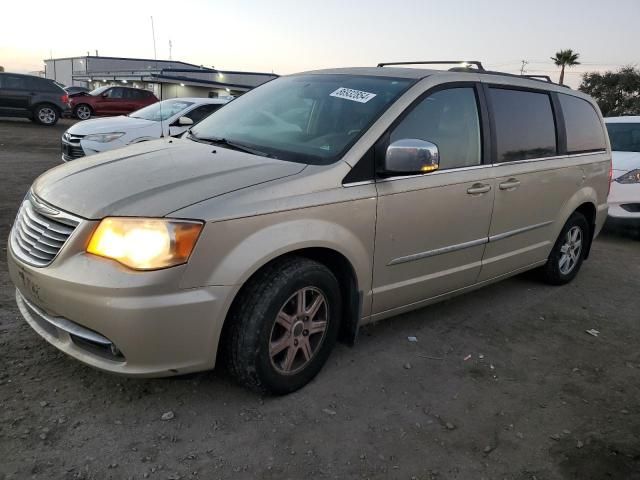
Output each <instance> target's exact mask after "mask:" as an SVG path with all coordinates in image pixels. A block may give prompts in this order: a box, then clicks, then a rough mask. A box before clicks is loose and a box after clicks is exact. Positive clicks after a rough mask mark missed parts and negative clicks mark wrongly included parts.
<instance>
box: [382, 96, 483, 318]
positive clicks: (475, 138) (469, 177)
mask: <svg viewBox="0 0 640 480" xmlns="http://www.w3.org/2000/svg"><path fill="white" fill-rule="evenodd" d="M479 95H480V92H479V91H478V90H477V87H476V86H475V85H468V86H462V87H452V88H446V89H440V90H438V91H436V92H434V93H431V94H428V95H427V96H426V97H425V98H423V99H421V100H419V101H418V102H417V103H416V104H414V106H412V107H410V108H411V110H410V111H409V113H408V114H406V116H404V118H403V119H401V120H400V121H399V122H398V123H397V125H396V126H395V127H394V128H393V129H392V131H391V132H390V136H389V142H390V143H393V142H394V141H397V140H401V139H408V138H411V139H421V140H426V141H429V142H432V143H434V144H436V145H437V146H438V149H439V153H440V168H439V170H438V171H436V172H433V173H428V174H422V175H415V176H404V177H396V178H393V177H391V178H383V179H379V181H378V182H377V188H378V215H377V223H376V240H375V254H374V273H373V314H374V316H375V315H384V314H385V313H390V312H392V311H393V310H396V309H399V308H402V307H404V306H408V305H412V304H415V303H417V302H420V301H422V300H427V299H429V298H433V297H437V296H439V295H442V294H445V293H448V292H451V291H455V290H458V289H460V288H464V287H466V286H469V285H472V284H474V283H475V282H476V280H477V278H478V274H479V273H480V268H481V262H482V256H483V252H484V248H485V245H486V243H487V237H488V231H489V225H490V222H491V210H492V207H493V197H494V192H495V189H494V180H493V178H492V173H491V172H492V168H491V166H490V165H485V164H483V161H482V159H483V156H484V155H483V153H482V152H483V140H482V135H481V128H480V115H479V111H480V108H479V101H478V100H479V98H480V96H479Z"/></svg>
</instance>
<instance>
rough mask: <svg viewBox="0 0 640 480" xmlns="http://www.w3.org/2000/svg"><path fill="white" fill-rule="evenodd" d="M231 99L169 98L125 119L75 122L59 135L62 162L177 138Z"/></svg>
mask: <svg viewBox="0 0 640 480" xmlns="http://www.w3.org/2000/svg"><path fill="white" fill-rule="evenodd" d="M232 99H233V97H218V98H172V99H170V100H163V101H161V102H157V103H154V104H152V105H149V106H147V107H144V108H141V109H140V110H136V111H135V112H132V113H130V114H129V115H121V116H119V117H107V118H94V119H91V120H85V121H83V122H78V123H76V124H75V125H73V126H72V127H71V128H69V129H68V130H67V131H66V132H64V134H63V135H62V160H63V161H64V162H68V161H69V160H75V159H76V158H80V157H84V156H87V155H93V154H95V153H100V152H106V151H107V150H113V149H115V148H120V147H124V146H127V145H131V144H132V143H138V142H144V141H147V140H155V139H156V138H160V137H162V136H176V135H180V134H181V133H183V132H184V131H185V130H187V129H188V128H190V127H192V126H193V125H195V124H196V123H198V122H199V121H200V120H202V119H203V118H205V117H207V116H209V115H210V114H212V113H213V112H215V111H216V110H217V109H219V108H220V107H221V106H222V105H224V104H225V103H228V102H229V101H230V100H232Z"/></svg>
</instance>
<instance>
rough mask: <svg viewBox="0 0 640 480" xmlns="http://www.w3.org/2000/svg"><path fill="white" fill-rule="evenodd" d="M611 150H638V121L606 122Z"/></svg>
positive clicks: (639, 139)
mask: <svg viewBox="0 0 640 480" xmlns="http://www.w3.org/2000/svg"><path fill="white" fill-rule="evenodd" d="M607 130H608V132H609V141H610V142H611V150H613V151H615V152H640V123H607Z"/></svg>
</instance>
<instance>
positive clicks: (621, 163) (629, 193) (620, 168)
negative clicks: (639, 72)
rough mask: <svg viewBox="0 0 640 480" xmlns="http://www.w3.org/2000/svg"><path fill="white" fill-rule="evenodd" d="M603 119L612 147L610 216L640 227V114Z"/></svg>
mask: <svg viewBox="0 0 640 480" xmlns="http://www.w3.org/2000/svg"><path fill="white" fill-rule="evenodd" d="M605 122H606V125H607V130H608V131H609V139H610V141H611V150H613V152H612V155H613V178H612V183H611V193H610V194H609V218H610V219H611V220H612V221H613V222H616V223H621V224H627V225H629V226H634V225H635V226H640V116H628V117H609V118H605Z"/></svg>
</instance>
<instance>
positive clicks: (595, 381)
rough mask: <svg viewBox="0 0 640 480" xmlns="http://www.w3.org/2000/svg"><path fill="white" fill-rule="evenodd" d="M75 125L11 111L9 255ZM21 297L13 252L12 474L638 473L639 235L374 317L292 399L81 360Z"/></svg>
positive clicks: (4, 315)
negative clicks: (549, 282) (561, 279)
mask: <svg viewBox="0 0 640 480" xmlns="http://www.w3.org/2000/svg"><path fill="white" fill-rule="evenodd" d="M69 124H70V121H69V120H64V121H62V122H61V123H60V124H59V125H58V126H56V127H54V128H45V127H39V126H36V125H33V124H30V123H29V122H26V121H8V120H7V121H5V120H0V246H1V248H2V252H0V253H1V254H2V256H3V257H4V255H6V248H7V243H6V239H7V236H8V234H9V229H10V226H11V223H12V221H13V217H14V215H15V212H16V209H17V206H18V204H19V202H20V200H21V198H22V197H23V195H24V194H25V192H26V191H27V188H28V186H29V185H30V183H31V182H32V181H33V180H34V179H35V178H36V176H37V175H39V174H40V173H41V172H43V171H45V170H46V169H48V168H50V167H53V166H55V165H57V164H58V163H59V161H60V160H59V138H60V135H61V134H62V132H63V131H64V130H65V129H66V128H68V126H69ZM13 295H14V290H13V286H12V285H11V283H10V281H9V278H8V275H7V269H6V263H5V261H4V259H3V260H2V262H1V263H0V365H1V367H0V480H8V479H23V478H39V479H109V478H112V479H128V478H136V479H137V478H151V479H183V478H184V479H188V478H206V479H217V478H259V479H280V478H287V479H302V478H340V479H341V478H363V479H364V478H371V479H387V478H390V479H396V478H397V479H438V480H440V479H514V480H533V479H538V480H542V479H580V480H587V479H624V480H630V479H640V347H639V341H640V236H639V235H638V233H637V232H635V233H634V232H606V233H604V234H603V235H602V236H601V237H600V238H599V239H598V240H597V241H596V243H595V244H594V247H593V251H592V256H591V258H590V259H589V261H587V262H586V263H585V264H584V266H583V270H582V271H581V272H580V275H579V276H578V278H577V279H576V281H574V282H573V283H572V284H570V285H567V286H564V287H549V286H545V285H542V284H540V283H538V282H537V281H536V280H535V278H534V277H533V276H531V275H522V276H518V277H515V278H513V279H510V280H507V281H503V282H501V283H498V284H496V285H493V286H490V287H486V288H484V289H482V290H479V291H476V292H474V293H471V294H467V295H465V296H462V297H458V298H456V299H453V300H450V301H447V302H445V303H442V304H439V305H435V306H432V307H428V308H425V309H423V310H419V311H416V312H413V313H410V314H406V315H402V316H399V317H396V318H393V319H391V320H387V321H385V322H382V323H380V324H377V325H373V326H370V327H367V328H365V329H363V330H362V331H361V335H360V337H359V340H358V343H357V345H356V346H355V347H353V348H349V347H346V346H344V345H339V346H338V348H337V349H336V351H334V353H333V355H332V357H331V358H330V360H329V363H328V364H327V365H326V367H325V369H324V370H323V371H322V372H321V374H320V375H319V376H318V377H317V378H316V380H314V381H313V382H312V383H311V384H310V385H308V386H307V387H306V388H304V389H303V390H302V391H300V392H297V393H295V394H293V395H289V396H287V397H282V398H270V397H267V398H260V397H258V396H256V395H255V394H253V393H250V392H248V391H246V390H243V389H242V388H240V387H238V386H236V385H234V384H233V382H232V381H231V380H230V379H229V378H228V377H227V376H226V375H225V373H224V372H221V371H215V372H209V373H202V374H196V375H190V376H186V377H180V378H171V379H158V380H135V379H126V378H119V377H115V376H111V375H108V374H105V373H101V372H99V371H96V370H93V369H91V368H89V367H85V366H83V365H81V364H80V363H78V362H77V361H75V360H73V359H71V358H68V357H66V356H65V355H64V354H62V353H59V352H58V351H57V350H56V349H54V348H53V347H51V346H50V345H49V344H47V343H46V342H45V341H44V340H42V339H41V338H39V337H38V335H37V334H36V333H35V332H33V331H32V330H31V328H29V327H28V325H27V324H26V323H25V322H24V321H23V320H22V318H21V317H20V315H19V313H18V309H17V308H16V306H15V302H14V297H13ZM591 328H595V329H597V330H599V331H600V332H601V333H600V335H599V336H598V337H593V336H591V335H589V334H587V333H586V332H585V330H587V329H591ZM409 336H415V337H417V340H418V341H417V342H409V341H408V339H407V337H409ZM169 412H171V413H170V414H169ZM165 414H167V415H165ZM163 415H165V418H167V417H172V418H170V419H169V420H163V419H162V418H163Z"/></svg>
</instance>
